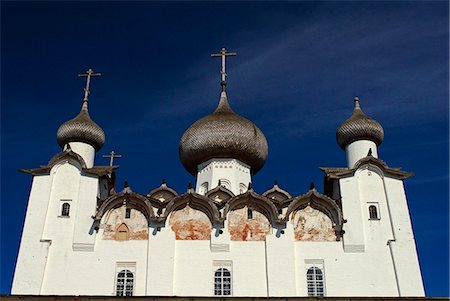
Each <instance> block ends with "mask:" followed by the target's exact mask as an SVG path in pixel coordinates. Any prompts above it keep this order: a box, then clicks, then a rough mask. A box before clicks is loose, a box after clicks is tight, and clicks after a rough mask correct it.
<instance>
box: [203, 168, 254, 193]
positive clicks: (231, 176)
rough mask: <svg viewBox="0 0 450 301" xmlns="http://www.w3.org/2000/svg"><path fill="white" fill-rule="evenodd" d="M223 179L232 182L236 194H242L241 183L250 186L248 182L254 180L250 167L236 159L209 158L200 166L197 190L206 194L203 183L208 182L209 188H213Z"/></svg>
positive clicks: (232, 188) (231, 189)
mask: <svg viewBox="0 0 450 301" xmlns="http://www.w3.org/2000/svg"><path fill="white" fill-rule="evenodd" d="M221 179H227V180H228V181H229V182H230V184H231V187H230V188H229V190H230V191H231V192H233V193H234V194H235V195H238V194H241V192H240V189H239V186H240V184H241V183H242V184H244V185H245V187H247V188H248V183H250V182H251V181H252V179H251V174H250V167H249V166H248V165H247V164H244V163H242V162H241V161H239V160H236V159H211V160H208V161H206V162H205V163H202V164H200V165H199V166H198V173H197V184H196V188H195V192H197V193H200V194H204V193H202V191H201V189H200V188H201V185H202V184H203V183H205V182H207V183H208V190H211V189H214V188H215V187H217V186H218V184H219V180H221ZM244 192H245V191H244Z"/></svg>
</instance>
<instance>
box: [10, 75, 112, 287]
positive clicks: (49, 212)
mask: <svg viewBox="0 0 450 301" xmlns="http://www.w3.org/2000/svg"><path fill="white" fill-rule="evenodd" d="M86 75H87V78H88V81H87V86H86V89H85V97H84V100H83V105H82V109H81V112H80V113H79V114H78V115H77V116H76V117H75V118H73V119H71V120H69V121H67V122H65V123H63V124H62V125H61V126H60V127H59V129H58V133H57V139H58V143H59V145H60V146H61V147H62V148H63V151H62V152H61V153H59V154H57V155H55V156H54V157H53V158H52V159H51V160H50V161H49V162H48V164H47V165H46V166H41V167H39V168H34V169H27V170H22V171H23V172H26V173H29V174H31V175H33V183H32V186H31V192H30V197H29V200H28V207H27V213H26V217H25V224H24V228H23V234H22V239H21V243H20V249H19V255H18V258H17V264H16V270H15V273H14V280H13V285H12V290H11V292H12V293H13V294H32V295H39V294H52V292H53V293H55V291H52V288H53V287H54V286H59V287H63V286H64V283H58V281H53V280H49V279H51V277H50V275H52V276H53V277H55V278H58V275H62V274H63V273H65V272H67V271H64V270H61V268H62V267H64V266H65V264H66V260H67V259H68V257H69V256H68V255H67V253H68V252H69V251H68V250H70V251H73V252H85V251H92V250H93V249H94V243H95V231H93V230H92V229H91V230H89V229H90V228H91V226H92V218H91V217H92V216H93V215H95V212H96V211H95V210H96V206H97V197H100V198H102V197H105V195H106V194H107V191H108V186H109V185H108V180H107V179H106V178H107V177H108V175H110V173H111V171H112V170H113V169H114V167H102V168H99V167H94V168H92V167H93V165H94V157H95V152H96V151H98V150H99V149H100V148H101V147H102V145H103V143H104V142H105V134H104V132H103V130H102V128H100V126H98V125H97V124H96V123H95V122H94V121H92V119H91V118H90V117H89V113H88V99H87V96H88V94H89V80H90V77H91V76H92V75H94V74H93V72H92V70H91V69H90V70H89V71H88V73H87V74H86ZM101 187H102V188H101ZM51 254H53V256H51ZM46 279H47V281H48V283H46ZM59 279H61V277H59ZM50 282H51V283H50Z"/></svg>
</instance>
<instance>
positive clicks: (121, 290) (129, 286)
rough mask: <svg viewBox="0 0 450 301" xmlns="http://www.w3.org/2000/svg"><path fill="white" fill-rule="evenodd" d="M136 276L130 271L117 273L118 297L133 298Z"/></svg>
mask: <svg viewBox="0 0 450 301" xmlns="http://www.w3.org/2000/svg"><path fill="white" fill-rule="evenodd" d="M133 284H134V275H133V273H132V272H131V271H130V270H122V271H120V272H119V273H117V281H116V296H133V286H134V285H133Z"/></svg>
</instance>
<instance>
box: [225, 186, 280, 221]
mask: <svg viewBox="0 0 450 301" xmlns="http://www.w3.org/2000/svg"><path fill="white" fill-rule="evenodd" d="M244 205H246V206H248V207H251V208H254V209H255V210H258V211H259V212H261V213H262V214H264V215H265V216H266V217H267V219H268V220H269V221H270V223H282V222H283V221H282V220H281V219H279V218H278V210H277V207H276V206H275V205H274V204H273V202H272V201H271V200H270V199H268V198H267V197H265V196H262V195H259V194H257V193H255V192H254V191H253V190H248V191H247V192H245V193H243V194H240V195H237V196H235V197H233V198H231V199H229V200H228V201H227V203H226V204H225V207H224V217H226V216H227V214H228V213H229V212H230V211H232V210H233V209H235V208H242V207H243V206H244Z"/></svg>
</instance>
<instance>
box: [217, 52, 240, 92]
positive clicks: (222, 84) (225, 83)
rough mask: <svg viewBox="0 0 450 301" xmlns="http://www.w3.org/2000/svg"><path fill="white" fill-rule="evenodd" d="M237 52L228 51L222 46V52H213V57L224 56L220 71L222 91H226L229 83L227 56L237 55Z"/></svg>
mask: <svg viewBox="0 0 450 301" xmlns="http://www.w3.org/2000/svg"><path fill="white" fill-rule="evenodd" d="M236 55H237V53H236V52H228V50H226V49H225V48H222V49H221V50H220V53H213V54H211V57H222V70H221V71H220V74H221V82H220V85H221V86H222V91H225V86H226V85H227V81H226V78H227V73H226V72H225V58H226V57H227V56H236Z"/></svg>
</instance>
